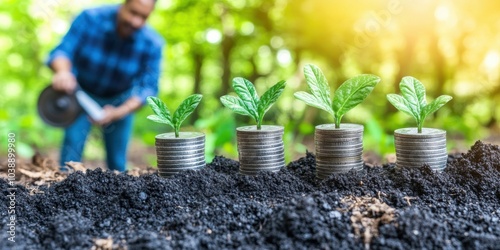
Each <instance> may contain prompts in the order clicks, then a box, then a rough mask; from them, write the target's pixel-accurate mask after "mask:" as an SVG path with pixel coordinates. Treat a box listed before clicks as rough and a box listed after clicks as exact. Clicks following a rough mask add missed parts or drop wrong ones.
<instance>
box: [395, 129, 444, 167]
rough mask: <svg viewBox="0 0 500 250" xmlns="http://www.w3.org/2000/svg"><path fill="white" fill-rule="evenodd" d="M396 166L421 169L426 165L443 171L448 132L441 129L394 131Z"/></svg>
mask: <svg viewBox="0 0 500 250" xmlns="http://www.w3.org/2000/svg"><path fill="white" fill-rule="evenodd" d="M394 141H395V144H396V165H397V166H398V167H421V166H422V165H424V164H425V163H426V164H428V165H429V166H430V167H431V169H432V170H435V171H442V170H443V169H444V168H445V167H446V162H447V159H448V152H447V151H446V131H444V130H441V129H432V128H423V129H422V133H418V132H417V128H402V129H398V130H396V131H394Z"/></svg>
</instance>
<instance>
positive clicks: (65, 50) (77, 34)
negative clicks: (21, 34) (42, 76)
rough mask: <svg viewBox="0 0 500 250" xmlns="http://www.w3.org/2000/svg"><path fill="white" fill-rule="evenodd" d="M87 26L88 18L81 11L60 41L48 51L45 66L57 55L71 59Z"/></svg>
mask: <svg viewBox="0 0 500 250" xmlns="http://www.w3.org/2000/svg"><path fill="white" fill-rule="evenodd" d="M87 26H88V19H87V17H86V14H85V12H82V13H81V14H80V15H78V16H77V17H76V18H75V20H74V21H73V23H72V24H71V27H70V28H69V30H68V33H66V35H65V36H64V37H63V39H62V41H61V43H60V44H59V45H57V47H55V48H54V49H53V50H52V51H51V52H50V54H49V58H48V59H47V62H46V64H47V66H49V67H50V65H51V64H52V62H53V61H54V59H56V58H58V57H66V58H68V59H69V60H70V61H73V57H74V55H75V50H76V48H77V46H78V41H80V40H81V37H82V36H83V33H84V32H85V29H87V28H88V27H87Z"/></svg>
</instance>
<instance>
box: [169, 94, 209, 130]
mask: <svg viewBox="0 0 500 250" xmlns="http://www.w3.org/2000/svg"><path fill="white" fill-rule="evenodd" d="M202 97H203V96H202V95H199V94H194V95H190V96H189V97H188V98H186V99H185V100H184V101H182V103H181V104H180V105H179V107H178V108H177V110H176V111H175V113H174V118H173V122H174V131H175V136H176V137H178V136H179V130H180V127H181V124H182V122H183V121H184V120H186V118H187V117H188V116H189V115H190V114H192V113H193V111H194V110H195V109H196V107H198V104H200V101H201V98H202Z"/></svg>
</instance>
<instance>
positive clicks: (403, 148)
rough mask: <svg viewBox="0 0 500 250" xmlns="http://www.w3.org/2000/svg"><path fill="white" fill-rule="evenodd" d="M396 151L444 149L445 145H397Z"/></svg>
mask: <svg viewBox="0 0 500 250" xmlns="http://www.w3.org/2000/svg"><path fill="white" fill-rule="evenodd" d="M395 148H396V151H398V150H406V151H412V150H413V151H421V150H446V145H437V146H430V145H427V146H422V145H414V146H401V145H397V146H396V147H395Z"/></svg>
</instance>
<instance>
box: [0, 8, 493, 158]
mask: <svg viewBox="0 0 500 250" xmlns="http://www.w3.org/2000/svg"><path fill="white" fill-rule="evenodd" d="M0 3H1V4H0V58H2V65H1V66H0V76H1V84H0V95H1V98H0V107H1V110H0V128H1V131H2V133H1V134H0V141H3V142H4V143H0V146H1V148H2V152H6V150H5V149H6V147H7V133H8V132H15V133H16V135H17V152H18V155H19V157H30V156H31V155H33V154H34V153H35V152H40V153H42V154H47V155H50V156H51V157H58V156H57V154H58V150H59V149H58V147H59V143H60V141H61V138H62V131H61V130H60V129H57V128H52V127H50V126H47V125H45V124H44V123H43V122H42V121H41V120H40V118H39V117H38V115H37V112H36V101H37V97H38V95H39V93H40V91H41V90H42V89H43V88H44V87H45V86H46V85H48V84H49V82H50V79H51V72H50V70H49V69H48V68H47V67H46V66H45V65H44V61H45V60H46V57H47V55H48V53H49V51H50V50H51V49H52V48H53V47H54V46H55V45H56V44H57V43H58V42H59V41H60V39H61V37H62V36H63V35H64V34H65V32H66V31H67V29H68V28H69V25H70V24H71V21H72V20H73V18H74V17H75V15H76V14H78V13H79V12H80V11H81V10H82V9H84V8H89V7H93V6H98V5H103V4H118V3H121V1H111V0H87V1H77V0H23V1H15V0H0ZM498 10H500V2H499V1H496V0H482V1H474V2H473V1H465V0H456V1H451V0H432V1H431V0H422V1H410V0H357V1H341V0H158V3H157V8H156V10H155V12H154V13H153V14H152V16H151V17H150V19H149V21H148V22H149V24H150V25H151V26H152V27H154V28H155V29H156V30H157V31H158V32H159V33H160V34H161V35H162V36H163V37H164V38H165V40H166V41H167V47H166V49H165V51H164V59H163V68H162V75H161V80H160V98H161V99H162V100H164V101H165V102H166V103H167V105H168V106H169V107H172V108H176V107H177V105H178V104H179V103H180V102H181V101H182V100H183V99H184V98H185V97H187V96H188V95H190V94H192V93H201V94H203V95H204V98H203V101H202V104H201V105H200V106H199V108H198V109H197V112H196V113H195V114H194V115H193V116H191V117H190V120H188V121H186V122H185V123H184V124H183V128H182V130H184V131H186V130H198V131H203V132H205V133H206V135H207V149H206V151H207V160H208V161H211V160H212V158H213V157H214V155H224V156H226V157H231V158H236V157H237V148H236V143H235V132H234V131H235V128H236V127H237V126H243V125H248V124H253V121H251V120H250V119H249V118H247V117H242V116H239V115H235V114H233V113H231V112H230V111H228V110H227V109H225V108H223V107H222V105H221V104H220V102H219V97H220V96H222V95H224V94H227V93H231V92H232V89H231V88H230V86H231V85H230V84H231V79H232V78H233V77H236V76H242V77H245V78H247V79H249V80H251V81H252V82H254V83H255V85H256V87H257V89H258V91H259V93H260V94H262V93H263V92H264V91H265V90H266V89H267V88H269V87H270V86H271V85H272V84H274V83H276V82H277V81H279V80H282V79H284V80H287V82H288V85H287V88H286V91H285V92H284V94H283V95H282V97H281V98H280V99H279V101H278V103H277V104H276V105H275V106H273V108H272V109H271V110H270V111H269V112H268V114H267V115H266V117H265V119H264V123H265V124H280V125H283V126H285V131H286V132H285V143H286V151H287V161H291V160H295V159H297V158H298V157H300V156H303V155H304V154H305V152H306V150H309V151H312V152H313V151H314V142H313V133H314V126H315V125H319V124H323V123H332V122H333V120H332V118H331V117H329V116H328V115H327V113H326V112H324V111H320V110H317V109H315V108H311V107H307V106H305V104H304V103H302V102H300V101H298V100H296V99H295V98H294V97H293V93H294V92H296V91H299V90H305V89H306V88H307V85H306V84H305V81H304V77H303V73H302V68H303V66H304V65H305V64H307V63H313V64H316V65H318V66H319V67H320V68H321V69H322V70H323V72H324V73H325V74H326V76H327V79H328V81H329V84H330V86H331V88H332V90H334V89H336V88H337V87H338V86H339V85H340V84H341V83H342V82H343V81H345V80H346V79H348V78H350V77H353V76H355V75H357V74H361V73H370V74H376V75H379V76H380V77H381V78H382V81H381V82H380V83H379V85H378V86H377V87H376V88H375V90H374V91H373V93H372V94H371V95H370V96H369V97H368V98H367V99H366V101H365V102H364V103H362V104H361V105H360V106H359V107H357V108H355V109H354V110H352V111H351V112H349V113H348V114H347V115H346V116H345V118H344V119H343V122H353V123H361V124H364V125H365V139H364V146H365V151H366V152H367V155H373V157H375V159H376V160H377V161H380V162H384V161H386V158H385V156H387V155H390V154H391V153H393V152H394V147H393V136H392V133H393V131H394V130H395V129H397V128H401V127H410V126H415V123H414V121H413V119H412V118H411V117H409V116H407V115H405V114H403V113H401V112H397V110H396V109H395V108H393V107H392V106H391V105H390V104H389V103H388V101H387V100H386V98H385V95H386V94H387V93H399V88H398V85H399V82H400V80H401V78H402V77H403V76H407V75H411V76H414V77H416V78H418V79H420V80H421V81H422V82H423V83H424V85H425V86H426V87H427V94H428V100H429V101H430V100H432V99H433V98H435V97H437V96H439V95H441V94H448V95H452V96H453V97H454V99H453V100H452V101H451V102H450V103H448V104H447V105H445V106H444V107H443V108H442V109H441V110H439V111H438V112H437V113H435V114H434V115H433V116H432V117H430V118H428V119H427V121H426V122H425V127H435V128H442V129H445V130H447V132H448V147H449V150H451V151H461V150H465V149H466V148H467V147H468V146H470V145H471V143H472V142H473V141H475V140H479V139H481V140H486V141H491V142H493V143H498V134H499V125H498V120H499V119H500V109H498V108H497V107H498V106H499V104H498V103H499V102H500V15H498ZM89 28H91V27H89ZM151 113H152V112H151V110H150V109H149V108H148V107H145V108H143V109H142V110H141V111H140V112H138V113H137V115H136V117H135V127H134V136H133V137H134V138H133V142H132V145H131V150H130V166H131V167H132V166H136V165H155V152H154V146H153V145H154V136H155V135H156V134H159V133H163V132H169V131H171V130H170V128H168V127H165V126H162V125H159V124H155V123H152V122H150V121H149V120H147V119H146V116H147V115H149V114H151ZM100 136H101V134H100V131H99V129H97V128H96V129H94V130H93V131H92V133H91V135H90V136H89V138H88V143H87V146H86V149H85V157H86V159H87V160H88V161H95V162H98V163H99V162H102V160H103V159H104V157H105V156H104V152H103V149H102V148H103V145H102V142H101V140H100ZM1 157H2V158H3V157H4V156H3V155H2V156H1Z"/></svg>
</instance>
